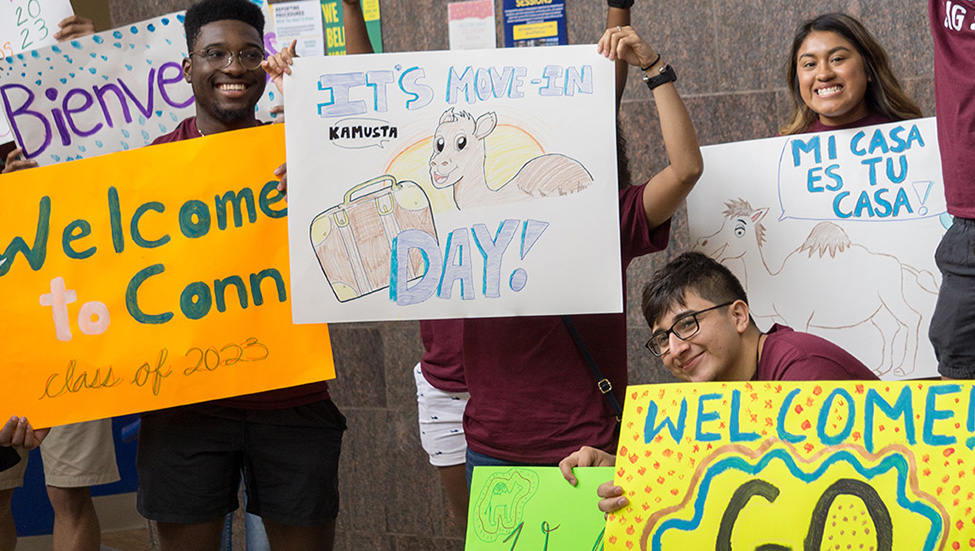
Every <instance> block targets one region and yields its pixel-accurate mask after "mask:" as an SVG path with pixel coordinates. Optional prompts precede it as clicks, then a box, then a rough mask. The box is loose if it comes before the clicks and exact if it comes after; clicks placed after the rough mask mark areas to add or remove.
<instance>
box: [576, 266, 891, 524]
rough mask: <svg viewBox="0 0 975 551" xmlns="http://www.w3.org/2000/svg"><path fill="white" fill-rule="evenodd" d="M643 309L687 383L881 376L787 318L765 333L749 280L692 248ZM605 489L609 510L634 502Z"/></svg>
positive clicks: (580, 463) (601, 457)
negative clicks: (752, 305)
mask: <svg viewBox="0 0 975 551" xmlns="http://www.w3.org/2000/svg"><path fill="white" fill-rule="evenodd" d="M643 315H644V316H645V317H646V319H647V324H649V325H650V328H651V329H652V331H653V334H652V336H651V337H650V340H649V341H648V342H647V348H648V349H649V350H650V352H652V353H653V354H654V355H655V356H657V357H659V358H660V359H661V361H663V363H664V365H665V366H667V369H669V370H670V372H671V373H673V374H674V376H675V377H677V378H678V379H680V380H682V381H685V382H689V383H703V382H710V381H839V380H876V379H877V376H876V375H874V373H873V372H872V371H870V370H869V369H868V368H867V367H866V366H865V365H863V364H862V363H861V362H860V361H859V360H857V359H856V358H854V357H853V356H852V355H851V354H850V353H849V352H847V351H845V350H843V349H842V348H840V347H838V346H836V345H835V344H833V343H831V342H829V341H827V340H826V339H823V338H821V337H817V336H816V335H812V334H809V333H802V332H799V331H793V330H792V329H791V328H789V327H786V326H785V325H779V324H774V325H773V326H772V328H771V329H770V330H769V331H768V332H767V333H763V332H762V331H761V330H759V328H758V326H757V325H755V321H754V320H753V319H752V317H751V313H750V311H749V308H748V297H747V296H746V295H745V290H744V288H742V286H741V282H739V281H738V279H737V278H736V277H735V276H734V274H732V273H731V271H730V270H728V268H726V267H725V266H723V265H722V264H720V263H719V262H717V261H715V260H713V259H711V258H709V257H707V256H705V255H703V254H701V253H694V252H691V253H684V254H682V255H680V256H678V257H677V258H675V259H674V260H672V261H671V262H670V263H669V264H667V265H666V266H664V267H663V268H662V269H660V270H658V271H657V272H656V273H655V274H654V277H653V280H652V282H651V283H649V284H648V285H647V286H646V287H645V288H644V289H643ZM614 460H615V458H614V457H613V456H612V455H610V454H608V453H606V452H604V451H602V450H598V449H595V448H590V447H588V446H585V447H583V448H582V449H580V450H579V451H577V452H575V453H573V454H572V455H570V456H569V457H566V458H565V459H563V460H562V461H561V462H560V463H559V468H561V469H562V474H563V475H564V476H565V478H566V480H568V481H569V482H570V483H571V484H573V485H575V483H576V479H575V477H574V476H573V475H572V469H573V467H586V466H613V465H614ZM598 493H599V496H600V497H602V498H603V499H602V500H601V501H600V502H599V508H600V510H602V511H604V512H611V511H615V510H617V509H619V508H621V507H624V506H626V505H627V503H628V501H627V499H626V497H624V496H623V488H621V487H619V486H614V485H613V483H612V481H610V482H606V483H605V484H603V485H601V486H600V487H599V490H598Z"/></svg>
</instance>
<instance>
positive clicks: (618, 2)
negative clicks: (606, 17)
mask: <svg viewBox="0 0 975 551" xmlns="http://www.w3.org/2000/svg"><path fill="white" fill-rule="evenodd" d="M606 4H607V5H608V6H609V7H611V8H619V9H621V10H628V9H630V8H631V7H633V0H606Z"/></svg>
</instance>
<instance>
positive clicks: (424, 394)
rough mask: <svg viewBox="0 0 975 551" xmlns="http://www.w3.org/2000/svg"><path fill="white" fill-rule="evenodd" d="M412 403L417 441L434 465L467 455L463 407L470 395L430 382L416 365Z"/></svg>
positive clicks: (458, 462) (445, 464)
mask: <svg viewBox="0 0 975 551" xmlns="http://www.w3.org/2000/svg"><path fill="white" fill-rule="evenodd" d="M413 378H414V379H416V405H417V410H418V412H419V420H420V444H422V445H423V450H424V451H425V452H427V454H428V455H429V456H430V464H432V465H435V466H437V467H450V466H451V465H463V464H464V462H465V457H466V454H467V440H466V438H465V436H464V408H465V407H467V399H468V398H470V397H471V395H470V394H469V393H467V392H447V391H444V390H440V389H439V388H436V387H435V386H433V385H431V384H430V383H429V382H428V381H427V379H426V377H424V376H423V371H421V370H420V364H419V363H418V364H416V367H415V368H414V369H413Z"/></svg>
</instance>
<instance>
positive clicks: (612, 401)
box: [561, 316, 623, 422]
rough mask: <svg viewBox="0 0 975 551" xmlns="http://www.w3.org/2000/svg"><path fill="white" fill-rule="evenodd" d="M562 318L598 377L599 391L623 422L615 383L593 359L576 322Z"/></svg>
mask: <svg viewBox="0 0 975 551" xmlns="http://www.w3.org/2000/svg"><path fill="white" fill-rule="evenodd" d="M561 318H562V323H564V324H565V327H566V329H568V330H569V334H570V335H572V340H574V341H575V343H576V347H578V348H579V353H580V354H582V357H583V359H585V360H586V364H587V365H588V366H589V370H590V371H592V376H593V377H595V378H596V387H597V388H598V389H599V392H602V393H603V396H605V397H606V400H607V401H609V405H610V407H612V408H613V411H614V412H615V413H616V421H617V422H622V421H623V408H622V407H621V406H620V403H619V401H618V400H617V399H616V396H615V395H613V383H611V382H610V380H609V379H607V378H606V377H603V373H602V371H600V370H599V366H598V365H596V360H595V359H593V357H592V354H591V353H589V348H588V347H587V346H586V343H584V342H582V335H580V334H579V331H578V330H577V329H576V326H575V324H574V323H572V320H571V319H569V316H561Z"/></svg>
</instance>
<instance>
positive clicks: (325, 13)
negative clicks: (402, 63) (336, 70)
mask: <svg viewBox="0 0 975 551" xmlns="http://www.w3.org/2000/svg"><path fill="white" fill-rule="evenodd" d="M321 3H322V17H323V18H324V24H325V48H326V52H327V54H328V55H345V23H344V21H345V19H344V17H343V13H342V0H321ZM362 16H363V18H364V19H365V20H366V30H367V31H368V32H369V41H370V42H372V49H373V50H374V51H375V52H376V53H377V54H379V53H382V51H383V28H382V24H381V23H380V21H379V0H362Z"/></svg>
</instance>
